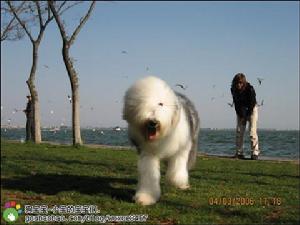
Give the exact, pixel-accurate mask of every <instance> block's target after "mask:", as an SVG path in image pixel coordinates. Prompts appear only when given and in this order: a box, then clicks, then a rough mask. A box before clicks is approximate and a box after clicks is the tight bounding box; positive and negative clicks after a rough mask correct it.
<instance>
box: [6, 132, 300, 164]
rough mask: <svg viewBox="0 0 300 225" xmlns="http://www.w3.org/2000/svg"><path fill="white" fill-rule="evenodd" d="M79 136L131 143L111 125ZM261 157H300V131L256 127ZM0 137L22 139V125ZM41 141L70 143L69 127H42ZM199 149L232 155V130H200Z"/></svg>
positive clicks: (247, 148) (106, 142)
mask: <svg viewBox="0 0 300 225" xmlns="http://www.w3.org/2000/svg"><path fill="white" fill-rule="evenodd" d="M81 135H82V139H83V141H84V143H86V144H99V145H112V146H130V143H129V141H128V137H127V130H126V129H121V131H116V130H114V129H112V128H91V129H82V131H81ZM258 135H259V143H260V149H261V156H264V157H276V158H287V159H298V158H299V131H277V130H258ZM1 138H4V139H10V140H19V141H20V142H23V141H24V139H25V129H24V128H10V129H8V128H1ZM42 138H43V141H51V142H59V143H62V144H70V143H72V132H71V130H70V129H67V128H66V129H60V130H58V131H51V130H42ZM199 138H200V141H199V146H198V151H199V152H201V153H205V154H209V155H226V156H227V155H233V154H234V153H235V130H233V129H231V130H210V129H202V130H201V131H200V137H199ZM244 147H245V154H246V155H250V142H249V136H248V135H247V136H246V135H245V144H244Z"/></svg>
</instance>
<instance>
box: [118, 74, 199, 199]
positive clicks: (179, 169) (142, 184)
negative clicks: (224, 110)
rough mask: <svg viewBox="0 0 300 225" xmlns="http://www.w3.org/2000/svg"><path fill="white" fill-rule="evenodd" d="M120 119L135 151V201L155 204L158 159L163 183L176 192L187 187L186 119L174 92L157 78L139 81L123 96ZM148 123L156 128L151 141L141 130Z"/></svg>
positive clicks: (188, 142)
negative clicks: (163, 164) (162, 162)
mask: <svg viewBox="0 0 300 225" xmlns="http://www.w3.org/2000/svg"><path fill="white" fill-rule="evenodd" d="M123 118H124V119H125V120H126V121H127V122H128V132H129V137H130V139H131V140H132V142H133V143H134V144H135V145H136V146H137V149H138V151H139V159H138V173H139V177H138V187H137V191H136V194H135V197H134V199H135V201H136V202H137V203H139V204H142V205H151V204H154V203H155V202H157V201H158V199H159V197H160V194H161V190H160V160H161V159H166V160H167V161H168V169H167V173H166V177H167V180H168V181H169V182H170V183H171V184H173V185H174V186H176V187H178V188H180V189H187V188H189V179H188V166H187V164H188V161H189V154H190V151H191V148H192V145H193V142H192V138H191V130H190V126H189V122H188V120H189V118H188V116H187V113H186V110H185V109H184V107H182V104H181V102H180V99H179V97H178V96H177V95H176V93H175V92H174V91H173V90H172V89H171V88H170V87H169V86H168V85H167V84H166V83H165V82H164V81H162V80H161V79H159V78H157V77H152V76H151V77H146V78H144V79H141V80H139V81H137V82H136V83H135V84H134V85H133V86H132V87H130V88H129V89H128V91H127V92H126V94H125V98H124V109H123ZM150 120H156V121H158V122H159V125H160V126H159V129H158V130H157V132H156V134H155V135H154V137H152V139H151V140H150V139H149V138H148V137H147V129H146V128H145V124H147V121H150ZM197 126H198V125H197ZM196 129H197V130H198V127H197V128H196ZM197 133H198V131H197ZM197 135H198V134H197Z"/></svg>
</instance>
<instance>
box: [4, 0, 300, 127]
mask: <svg viewBox="0 0 300 225" xmlns="http://www.w3.org/2000/svg"><path fill="white" fill-rule="evenodd" d="M84 4H86V5H84ZM84 4H81V5H78V6H77V7H76V8H74V9H72V10H69V12H68V13H66V14H65V22H66V24H68V29H69V31H71V30H72V28H74V26H75V25H76V24H77V23H78V19H79V18H80V16H81V15H83V14H84V13H85V12H86V7H87V4H88V3H84ZM61 46H62V40H61V37H60V34H59V32H58V29H57V25H56V23H55V21H53V22H52V23H51V24H50V25H49V27H47V30H46V32H45V35H44V39H43V40H42V43H41V46H40V49H39V62H38V69H37V74H36V86H37V89H38V92H39V99H40V107H41V124H42V127H46V126H60V125H71V104H70V103H69V100H68V95H70V94H71V88H70V82H69V78H68V75H67V72H66V70H65V66H64V64H63V60H62V55H61ZM31 51H32V45H31V43H30V41H29V40H28V38H26V37H25V38H24V39H23V40H20V41H15V42H9V41H4V42H1V125H7V124H8V123H10V124H11V125H18V126H25V114H24V113H23V112H22V111H17V112H14V109H18V110H21V109H24V108H25V106H26V95H27V94H28V93H29V91H28V88H27V85H26V80H27V79H28V76H29V72H30V68H31V63H32V58H31ZM70 55H71V56H72V57H73V58H74V59H75V60H76V61H75V70H76V71H77V73H78V77H79V82H80V84H79V85H80V86H79V88H80V105H81V111H80V123H81V126H82V127H115V126H121V127H126V121H124V120H123V119H122V108H123V97H124V93H125V92H126V90H127V89H128V88H129V87H130V85H132V84H133V83H134V82H135V81H136V80H138V79H140V78H142V77H145V76H148V75H154V76H157V77H160V78H162V79H163V80H165V81H166V82H167V83H168V84H169V85H170V87H171V88H173V89H174V90H176V91H178V92H181V93H183V94H185V95H186V96H188V97H189V98H190V99H191V100H192V101H193V102H194V104H195V106H196V109H197V110H198V112H199V116H200V121H201V127H202V128H235V126H236V114H235V111H234V108H232V107H230V106H229V105H228V103H231V102H232V97H231V93H230V85H231V81H232V78H233V77H234V75H235V74H236V73H239V72H242V73H244V74H245V75H246V78H247V80H248V82H250V84H252V85H253V86H254V88H255V91H256V98H257V101H258V103H261V102H262V101H263V105H262V106H260V107H259V110H258V113H259V118H258V128H262V129H284V130H285V129H297V130H299V2H297V1H293V2H288V1H282V2H280V1H276V2H270V1H265V2H264V1H263V2H252V1H251V2H236V1H234V2H214V1H212V2H205V1H204V2H202V1H199V2H197V1H192V2H188V1H176V2H172V1H168V2H163V1H158V2H151V1H148V2H118V1H111V2H97V4H96V8H95V10H94V11H93V13H92V16H91V18H90V19H89V20H88V21H87V23H86V24H85V26H84V27H83V29H82V30H81V32H80V33H79V35H78V36H77V39H76V40H75V43H74V45H72V47H71V51H70ZM257 78H262V79H263V80H262V83H261V85H259V83H258V80H257ZM177 83H179V84H184V85H186V86H187V89H186V90H183V89H181V88H179V87H177V86H175V85H176V84H177Z"/></svg>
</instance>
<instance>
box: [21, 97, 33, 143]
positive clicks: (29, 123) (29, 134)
mask: <svg viewBox="0 0 300 225" xmlns="http://www.w3.org/2000/svg"><path fill="white" fill-rule="evenodd" d="M26 97H27V99H28V102H27V106H26V109H24V110H23V112H24V113H25V114H26V141H30V140H31V141H34V120H33V104H32V98H31V95H27V96H26Z"/></svg>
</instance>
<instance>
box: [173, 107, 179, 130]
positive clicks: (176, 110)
mask: <svg viewBox="0 0 300 225" xmlns="http://www.w3.org/2000/svg"><path fill="white" fill-rule="evenodd" d="M179 118H180V107H179V106H178V105H176V106H175V107H174V113H173V117H172V121H171V125H172V127H173V126H175V125H176V124H177V123H178V121H179Z"/></svg>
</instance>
